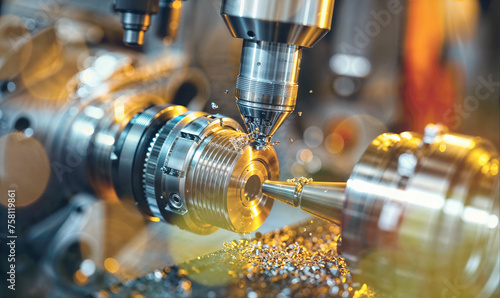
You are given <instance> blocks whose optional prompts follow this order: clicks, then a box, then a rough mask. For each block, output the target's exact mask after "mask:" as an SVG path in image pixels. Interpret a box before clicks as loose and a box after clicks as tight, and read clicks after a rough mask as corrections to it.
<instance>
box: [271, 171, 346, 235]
mask: <svg viewBox="0 0 500 298" xmlns="http://www.w3.org/2000/svg"><path fill="white" fill-rule="evenodd" d="M345 187H346V183H334V182H309V181H300V180H299V181H298V182H279V181H269V180H268V181H265V182H264V184H263V186H262V192H263V193H264V194H265V195H267V196H269V197H270V198H273V199H275V200H279V201H281V202H284V203H286V204H288V205H291V206H293V207H300V208H301V209H302V210H304V211H305V212H307V213H309V214H311V215H314V216H315V217H317V218H321V219H323V220H325V221H328V222H331V223H334V224H337V225H339V224H340V220H341V218H342V210H343V208H344V201H345V199H344V192H345Z"/></svg>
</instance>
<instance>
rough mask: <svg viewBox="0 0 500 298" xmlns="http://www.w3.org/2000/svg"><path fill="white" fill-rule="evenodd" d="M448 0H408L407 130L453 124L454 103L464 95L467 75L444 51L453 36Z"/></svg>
mask: <svg viewBox="0 0 500 298" xmlns="http://www.w3.org/2000/svg"><path fill="white" fill-rule="evenodd" d="M445 2H449V1H435V0H422V1H409V2H408V5H409V12H408V26H407V32H406V45H405V61H404V65H405V80H406V81H405V84H404V92H403V96H404V100H405V109H406V115H409V116H410V118H409V119H408V120H407V121H408V123H406V124H407V127H405V128H406V129H408V130H415V131H423V130H424V128H425V125H426V124H427V123H431V122H434V123H436V122H440V123H443V124H445V125H451V123H450V122H451V120H452V119H453V115H450V113H451V112H452V111H453V110H452V109H453V104H454V103H455V102H457V100H459V99H460V96H461V91H462V90H460V88H461V86H462V85H463V82H462V81H463V77H464V75H462V76H460V73H461V71H457V70H460V69H456V67H453V65H452V64H451V63H449V62H447V61H445V60H443V53H442V51H443V49H444V48H445V47H444V45H445V43H446V41H447V40H446V38H447V37H448V38H449V37H450V36H448V34H449V32H447V29H448V30H450V26H447V16H448V15H449V14H450V13H452V12H453V11H452V12H448V14H447V11H448V10H450V9H451V8H450V6H447V5H445ZM467 2H473V1H467ZM473 13H474V12H473V11H471V14H473ZM464 20H467V19H464ZM456 27H457V25H456V23H454V26H453V28H456ZM457 74H458V75H457Z"/></svg>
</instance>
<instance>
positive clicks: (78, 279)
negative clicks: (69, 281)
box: [73, 270, 88, 286]
mask: <svg viewBox="0 0 500 298" xmlns="http://www.w3.org/2000/svg"><path fill="white" fill-rule="evenodd" d="M73 280H74V281H75V284H77V285H79V286H84V285H85V284H87V282H88V277H87V276H86V275H85V274H83V272H82V270H78V271H76V272H75V274H74V275H73Z"/></svg>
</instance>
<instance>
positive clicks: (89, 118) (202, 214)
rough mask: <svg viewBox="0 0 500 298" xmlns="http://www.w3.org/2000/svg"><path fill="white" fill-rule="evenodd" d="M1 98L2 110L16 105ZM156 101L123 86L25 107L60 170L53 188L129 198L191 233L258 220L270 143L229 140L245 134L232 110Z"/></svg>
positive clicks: (271, 162)
mask: <svg viewBox="0 0 500 298" xmlns="http://www.w3.org/2000/svg"><path fill="white" fill-rule="evenodd" d="M33 100H34V101H35V102H36V99H33ZM9 102H10V101H9V100H7V101H6V102H5V103H3V104H2V105H1V107H2V110H3V111H4V112H5V113H11V114H13V115H14V114H16V113H19V112H21V113H22V111H19V110H17V108H18V107H19V105H17V104H16V102H14V104H12V105H11V104H9ZM161 102H162V100H161V99H160V98H158V97H155V96H152V95H139V94H133V93H132V94H130V95H122V96H120V97H118V98H117V99H115V100H103V99H96V100H93V101H90V102H85V101H77V102H76V103H75V104H69V105H64V104H63V105H59V106H58V105H54V106H52V107H50V106H49V107H47V108H46V110H45V112H46V113H47V114H46V117H47V118H45V119H43V118H40V119H37V115H35V114H34V115H31V116H30V119H31V118H32V119H33V121H34V122H35V123H39V125H38V126H34V128H35V135H34V136H35V137H36V138H38V139H39V140H40V141H41V142H42V143H43V144H44V146H45V148H46V150H47V152H50V153H51V155H50V162H51V165H52V168H53V170H54V171H53V173H54V180H55V181H60V182H62V181H63V180H64V184H62V185H61V186H60V187H58V188H59V189H58V190H53V191H56V192H65V193H68V194H70V193H74V192H78V191H92V192H94V193H96V194H97V195H98V196H99V197H102V198H107V199H117V198H119V199H123V200H127V199H129V200H133V201H135V203H136V205H137V206H138V207H139V208H140V209H141V211H143V212H144V213H145V214H146V215H148V216H150V217H151V218H152V219H153V220H159V219H162V220H164V221H167V222H170V223H173V224H176V225H178V226H180V227H181V228H184V229H188V230H190V231H193V232H195V233H199V234H207V233H211V232H214V231H215V230H216V229H217V227H222V228H225V229H227V230H232V231H235V232H240V233H249V232H252V231H254V230H255V229H257V228H258V227H259V226H260V225H261V224H262V223H263V222H264V220H265V219H266V218H267V215H268V214H269V211H270V209H271V206H272V200H268V199H267V198H266V197H264V196H263V195H262V193H261V192H260V188H261V185H262V182H263V181H265V180H267V179H277V178H278V177H279V176H278V175H279V166H278V161H277V158H276V154H275V152H274V150H266V151H257V150H255V149H253V148H251V147H250V146H245V147H241V148H235V147H234V145H233V143H232V142H231V141H232V140H233V139H235V138H238V137H241V136H243V135H244V134H243V133H242V132H240V131H239V130H241V127H240V126H239V125H238V124H237V123H236V122H235V121H234V120H232V119H229V118H225V117H224V116H221V115H208V114H206V113H202V112H191V111H188V110H187V109H186V108H184V107H182V106H175V105H164V104H163V105H159V104H160V103H161ZM31 106H32V105H31ZM56 115H57V117H55V116H56ZM60 123H65V125H60ZM40 124H44V125H45V129H44V127H43V126H41V125H40ZM52 127H57V129H52Z"/></svg>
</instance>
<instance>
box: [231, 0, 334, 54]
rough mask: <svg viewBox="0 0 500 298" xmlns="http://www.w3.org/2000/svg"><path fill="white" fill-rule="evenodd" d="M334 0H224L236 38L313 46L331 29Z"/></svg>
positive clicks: (232, 32) (232, 31)
mask: <svg viewBox="0 0 500 298" xmlns="http://www.w3.org/2000/svg"><path fill="white" fill-rule="evenodd" d="M334 2H335V1H334V0H244V1H241V0H224V1H222V7H221V15H222V18H223V19H224V21H225V22H226V25H227V27H228V29H229V31H230V32H231V34H232V35H233V36H234V37H236V38H242V39H249V40H259V41H268V42H274V43H284V44H290V45H296V46H301V47H312V46H313V45H314V44H315V43H316V42H318V41H319V40H320V39H321V38H322V37H323V36H324V35H325V34H326V33H328V31H329V30H330V27H331V23H332V14H333V5H334Z"/></svg>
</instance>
